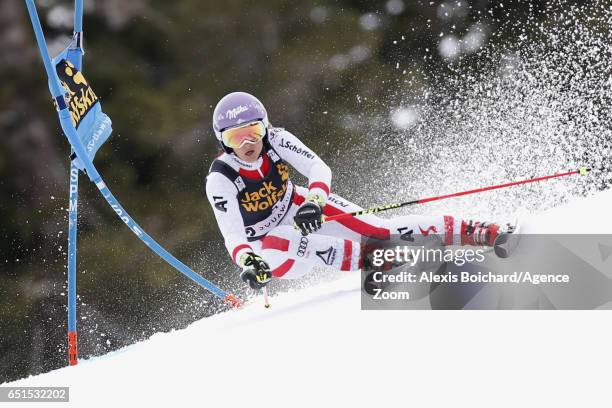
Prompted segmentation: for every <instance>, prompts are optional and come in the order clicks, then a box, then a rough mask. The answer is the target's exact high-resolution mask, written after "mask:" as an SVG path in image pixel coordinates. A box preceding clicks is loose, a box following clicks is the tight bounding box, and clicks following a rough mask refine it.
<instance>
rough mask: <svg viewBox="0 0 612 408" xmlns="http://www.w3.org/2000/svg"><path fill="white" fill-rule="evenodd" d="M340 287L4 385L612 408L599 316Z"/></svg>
mask: <svg viewBox="0 0 612 408" xmlns="http://www.w3.org/2000/svg"><path fill="white" fill-rule="evenodd" d="M611 206H612V191H606V192H601V193H598V194H596V195H594V196H591V197H589V198H583V199H576V200H574V201H572V202H570V203H568V204H567V205H565V206H562V207H559V208H555V209H552V210H549V211H546V212H544V213H541V214H538V215H534V216H531V217H528V218H524V219H523V221H524V225H523V226H524V230H523V231H525V232H530V233H533V232H566V233H567V232H589V233H593V232H602V233H603V232H607V233H610V231H612V221H611V217H609V216H608V214H609V209H610V208H611ZM561 225H564V227H563V228H560V226H561ZM609 261H610V262H611V264H612V259H609ZM340 276H341V277H340V278H339V279H337V280H335V281H333V282H329V283H325V284H320V285H317V286H314V287H311V288H308V289H304V290H301V291H297V292H290V293H284V294H280V295H278V296H275V297H273V298H272V299H271V302H272V307H271V308H270V309H264V307H263V301H262V299H260V298H256V299H254V300H253V301H251V302H250V303H249V304H248V305H247V306H246V307H244V308H243V309H242V310H232V311H228V312H225V313H221V314H218V315H215V316H212V317H209V318H205V319H202V320H200V321H197V322H195V323H193V324H192V325H190V326H189V327H188V328H186V329H184V330H180V331H175V332H171V333H160V334H156V335H154V336H153V337H151V338H150V339H149V340H147V341H144V342H141V343H138V344H134V345H131V346H129V347H126V348H124V349H122V350H119V351H116V352H113V353H109V354H107V355H105V356H102V357H95V358H91V359H89V360H81V361H80V363H79V365H77V366H74V367H66V368H63V369H59V370H55V371H52V372H49V373H46V374H42V375H38V376H34V377H30V378H27V379H23V380H20V381H17V382H14V383H12V384H5V385H13V386H69V387H70V400H71V402H70V403H69V404H59V405H61V406H66V405H70V406H78V407H110V406H126V407H139V406H151V407H162V406H173V407H191V406H198V407H208V406H219V405H221V404H222V405H223V406H227V407H245V406H249V407H317V406H322V407H323V406H325V407H334V406H342V407H351V408H352V407H379V406H380V407H387V406H388V407H399V406H402V407H410V406H415V407H576V406H588V407H609V406H610V404H611V403H612V397H611V396H610V392H609V390H610V367H612V351H611V350H612V349H611V348H610V337H611V334H612V329H610V327H611V325H610V319H611V318H612V316H611V314H610V312H608V311H363V310H361V309H360V282H359V276H358V275H357V274H347V275H340ZM28 405H29V404H28V403H20V404H19V405H18V406H19V407H27V406H28ZM3 406H4V405H3ZM6 406H8V405H6ZM33 406H39V405H33Z"/></svg>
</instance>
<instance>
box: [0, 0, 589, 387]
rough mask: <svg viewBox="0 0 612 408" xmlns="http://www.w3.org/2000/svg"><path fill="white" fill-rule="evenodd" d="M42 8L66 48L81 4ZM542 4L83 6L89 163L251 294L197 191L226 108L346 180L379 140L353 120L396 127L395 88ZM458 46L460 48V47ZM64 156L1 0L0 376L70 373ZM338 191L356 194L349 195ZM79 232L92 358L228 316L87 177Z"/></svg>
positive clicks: (227, 283)
mask: <svg viewBox="0 0 612 408" xmlns="http://www.w3.org/2000/svg"><path fill="white" fill-rule="evenodd" d="M569 3H570V2H568V4H569ZM573 3H575V4H579V2H573ZM37 4H38V6H39V13H40V15H41V19H42V22H43V25H44V28H45V31H46V35H47V41H48V44H49V46H50V48H51V49H52V50H53V51H54V52H58V51H59V50H61V49H62V48H63V47H64V46H65V45H66V44H67V42H68V40H69V36H70V34H71V30H72V2H70V1H59V0H45V1H42V0H41V1H38V2H37ZM545 10H546V3H545V2H537V1H504V2H503V4H501V3H500V2H497V1H489V0H461V1H454V0H453V1H451V0H447V1H444V2H441V1H408V0H388V1H387V0H381V1H372V0H369V1H359V0H353V1H351V0H343V1H306V0H292V1H285V0H261V1H237V0H236V1H235V0H227V1H223V2H218V1H202V0H180V1H166V0H129V1H122V0H96V1H95V2H94V1H86V13H85V17H84V27H85V50H86V54H85V57H84V73H85V74H86V76H87V78H88V79H89V81H90V83H91V84H92V85H93V87H94V89H95V91H96V93H97V95H98V96H100V97H101V99H102V103H103V109H104V111H105V112H106V113H107V114H108V115H109V116H110V117H111V119H112V120H113V128H114V133H113V135H112V136H111V138H110V139H109V141H108V142H107V143H106V144H105V145H104V146H103V147H102V149H101V150H100V152H99V153H98V155H97V156H96V161H95V163H96V165H97V167H98V169H99V170H100V172H101V174H102V176H103V177H104V179H105V181H106V183H107V184H108V185H109V187H110V188H111V190H112V191H113V192H114V194H115V195H116V196H117V198H118V199H119V201H120V202H121V203H122V204H123V205H124V206H125V208H126V209H127V210H128V211H129V212H130V214H131V215H132V216H133V217H134V218H135V219H136V221H137V222H139V223H140V225H142V226H143V227H144V228H145V230H146V231H147V232H148V233H149V234H150V235H151V236H153V237H154V238H155V239H157V240H158V242H160V243H161V244H162V245H163V246H164V247H166V248H167V249H168V250H169V251H170V252H172V253H173V254H174V255H175V256H177V257H178V258H179V259H181V260H182V261H184V262H185V263H186V264H188V265H190V266H192V267H194V269H195V270H196V271H198V272H200V273H202V274H203V275H204V276H206V277H207V278H208V279H210V280H212V281H213V282H215V283H217V284H218V285H220V286H221V287H223V288H225V289H228V290H233V291H236V292H237V294H238V295H240V296H248V295H249V294H250V292H248V291H247V290H246V288H244V285H243V284H242V282H240V281H239V279H238V274H237V273H236V271H235V268H234V267H232V265H231V264H230V262H229V258H228V256H227V255H226V253H225V250H224V248H223V245H222V242H221V237H220V234H219V232H218V230H217V227H216V223H215V221H214V218H213V214H212V211H211V210H210V208H209V205H208V203H207V201H206V199H205V196H204V194H203V182H204V178H205V176H206V173H207V169H208V165H209V163H210V161H211V160H212V158H213V157H214V156H215V155H216V153H217V146H216V140H215V138H214V135H213V133H212V130H211V122H210V119H211V114H212V109H213V107H214V105H215V103H216V102H217V101H218V99H219V98H221V97H222V96H223V95H224V94H226V93H228V92H231V91H236V90H243V91H247V92H251V93H253V94H255V95H257V96H258V97H259V98H260V99H261V100H262V101H263V102H264V104H265V105H266V106H267V108H268V112H269V114H270V120H271V122H272V123H273V124H275V125H281V126H283V127H285V128H287V129H289V130H290V131H292V132H293V133H295V134H296V135H297V136H298V137H300V138H302V139H303V140H304V141H305V142H306V143H307V144H308V145H310V146H311V147H312V148H314V149H315V151H317V152H318V153H319V154H320V156H321V157H322V158H323V159H324V160H326V161H328V163H329V164H330V166H331V167H332V169H333V170H334V172H335V173H336V174H340V175H342V174H345V175H347V174H348V175H349V176H350V174H351V172H355V171H357V170H358V169H357V168H355V167H352V163H353V161H352V158H351V157H342V156H341V155H338V154H337V152H338V151H341V150H342V149H344V148H348V147H350V146H351V145H354V144H357V143H359V141H360V140H362V139H363V138H367V137H368V135H367V134H363V133H361V132H359V129H355V128H353V127H351V126H347V125H346V120H347V118H349V119H350V118H351V117H359V118H361V119H363V118H364V117H366V118H367V117H372V118H381V117H382V118H389V117H390V105H391V102H392V101H393V100H395V99H396V98H397V95H398V90H400V91H401V94H402V95H404V96H407V97H409V96H410V95H413V94H418V93H419V92H421V91H422V89H424V88H425V87H426V86H428V85H431V83H429V82H428V81H431V80H432V78H434V79H436V81H438V80H439V81H443V79H444V78H445V75H446V74H447V73H448V72H449V71H450V70H451V69H452V64H453V62H454V61H456V60H457V59H461V60H462V63H463V64H473V65H474V66H475V67H479V60H478V50H479V49H480V48H482V47H486V46H488V45H490V44H491V43H493V42H497V43H499V44H505V43H512V42H515V41H518V38H519V35H525V33H521V32H516V31H513V30H510V29H506V28H505V27H506V25H505V23H506V22H507V21H510V20H521V19H524V20H526V19H528V18H529V19H536V20H537V19H545V18H546V12H545ZM532 21H533V20H532ZM449 36H452V38H453V39H460V40H461V41H465V44H464V46H463V47H462V48H461V50H460V51H456V50H453V48H452V42H451V44H450V45H451V47H450V49H449V47H448V46H449V41H448V38H447V37H449ZM449 38H450V37H449ZM521 40H523V41H525V38H522V39H521ZM468 41H469V44H468ZM466 44H467V45H466ZM479 69H480V68H479ZM482 69H484V67H483V68H482ZM423 73H427V75H424V74H423ZM377 120H380V119H377ZM398 121H399V125H400V127H401V122H402V118H401V117H400V118H399V119H398V118H396V122H398ZM373 126H374V127H376V124H374V125H373ZM383 126H384V127H385V128H387V125H385V124H382V123H381V127H383ZM399 131H400V130H398V132H399ZM382 148H384V147H383V146H381V149H382ZM68 156H69V146H68V144H67V142H66V140H65V138H64V137H63V135H62V133H61V131H60V129H59V125H58V122H57V119H56V116H55V111H54V109H53V105H52V103H51V101H50V97H49V94H48V91H47V84H46V80H45V77H44V72H43V67H42V63H41V61H40V57H39V55H38V52H37V49H36V44H35V40H34V36H33V34H32V30H31V25H30V22H29V19H28V17H27V12H26V9H25V5H24V2H23V1H20V0H2V2H0V220H1V221H0V222H1V224H0V382H5V381H8V380H12V379H16V378H20V377H24V376H27V375H29V374H35V373H40V372H43V371H48V370H50V369H54V368H59V367H61V366H63V365H65V364H66V346H65V333H66V316H65V314H66V306H65V304H66V299H67V297H66V284H65V281H66V244H67V212H66V208H67V197H68V171H69V159H68ZM361 159H363V157H362V158H361ZM375 159H376V152H375V151H371V152H369V157H367V160H375ZM298 180H299V178H298ZM334 189H335V191H337V192H339V193H341V194H345V195H346V196H347V198H349V199H353V200H357V201H359V196H358V190H355V188H354V186H350V185H343V184H342V183H339V184H336V185H334ZM361 201H362V205H368V204H375V202H373V201H372V202H368V201H366V202H363V200H361ZM78 225H79V244H78V269H79V275H78V285H79V286H78V287H79V301H78V303H79V316H80V321H79V340H80V356H81V358H83V357H88V356H93V355H99V354H103V353H106V352H108V351H110V350H114V349H117V348H119V347H122V346H125V345H127V344H131V343H133V342H135V341H138V340H141V339H145V338H147V337H149V336H150V335H151V334H153V333H155V332H157V331H166V330H170V329H178V328H182V327H185V326H186V325H188V324H189V323H190V322H192V321H194V320H196V319H199V318H202V317H205V316H208V315H210V314H213V313H216V312H218V311H220V310H224V309H225V306H224V305H223V304H221V302H219V301H217V300H216V299H214V298H213V296H211V295H210V294H208V293H207V292H206V291H204V290H203V289H201V288H198V287H196V285H194V284H192V283H191V282H190V281H188V280H187V279H186V278H184V277H183V276H182V275H180V274H179V273H178V272H176V271H174V270H173V269H172V268H170V267H169V266H167V265H166V264H165V263H163V262H162V261H161V260H159V258H157V256H156V255H154V254H152V253H151V252H150V251H148V249H147V248H146V247H145V246H144V245H143V244H142V243H141V242H140V241H139V240H138V239H137V238H135V237H134V236H133V235H132V233H131V232H130V231H128V230H127V228H126V227H125V226H124V225H123V223H121V222H120V221H119V220H118V218H117V217H116V215H115V214H114V212H113V211H112V210H111V209H110V208H109V207H108V206H107V204H106V203H105V201H104V200H103V199H102V198H101V197H100V196H99V194H98V191H97V189H96V188H95V187H94V186H92V185H90V183H89V182H88V180H87V179H86V178H85V177H83V176H81V183H80V202H79V224H78ZM281 289H282V285H281V286H278V287H277V288H276V290H281Z"/></svg>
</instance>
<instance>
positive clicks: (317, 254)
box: [206, 128, 465, 279]
mask: <svg viewBox="0 0 612 408" xmlns="http://www.w3.org/2000/svg"><path fill="white" fill-rule="evenodd" d="M267 139H268V141H267V143H265V147H264V151H263V152H262V155H261V157H259V159H258V160H257V161H256V162H254V163H247V162H244V161H242V160H241V159H239V158H238V157H237V156H236V155H234V154H227V153H223V154H222V155H221V156H219V157H217V159H216V160H215V162H213V165H212V166H211V171H210V172H209V175H208V176H207V179H206V195H207V197H208V200H209V202H210V204H211V206H212V208H213V211H214V213H215V217H216V219H217V224H218V225H219V229H220V230H221V234H222V235H223V237H224V240H225V246H226V248H227V250H228V252H229V254H230V256H231V257H232V259H233V260H234V262H236V263H238V260H239V259H240V256H241V255H242V254H243V253H246V252H254V253H256V254H258V255H260V256H261V257H263V258H264V260H266V262H268V264H269V265H270V268H271V269H272V274H273V276H275V277H277V278H290V279H291V278H298V277H301V276H303V275H304V274H306V273H308V272H309V271H310V270H311V269H312V268H313V267H315V266H329V267H333V268H335V269H338V270H343V271H354V270H359V269H360V268H361V265H360V252H361V243H362V241H363V239H364V238H378V239H389V238H390V237H391V235H392V234H393V235H400V234H406V233H413V234H415V235H417V234H422V235H428V234H430V233H436V234H439V235H440V236H441V237H442V239H443V241H444V244H446V245H452V244H459V243H458V242H453V240H454V239H455V240H456V238H453V237H458V236H460V232H461V231H460V229H461V228H462V222H461V221H459V222H457V220H456V219H455V218H454V217H452V216H447V215H446V216H444V215H443V216H421V215H409V216H401V217H396V218H393V219H383V218H379V217H377V216H374V215H362V216H359V217H350V218H345V219H343V220H339V221H330V222H325V223H323V226H322V227H321V229H320V230H318V231H316V232H315V233H312V234H309V235H308V236H306V237H303V236H302V235H301V233H300V232H299V231H298V230H296V229H294V228H293V217H294V215H295V213H296V211H297V209H298V208H299V206H300V205H301V204H302V203H303V202H304V200H305V197H306V195H307V194H308V193H315V194H319V195H320V196H322V197H324V198H325V200H326V205H325V207H324V209H323V213H324V215H326V216H331V215H336V214H342V213H346V212H353V211H358V210H360V209H362V208H361V207H359V206H358V205H356V204H353V203H352V202H350V201H348V200H346V199H344V198H342V197H340V196H337V195H335V194H332V193H330V190H331V178H332V172H331V170H330V168H329V167H328V166H327V165H326V164H325V163H324V162H323V160H321V159H320V158H319V157H318V156H317V155H316V154H315V153H314V152H313V151H312V150H311V149H309V148H308V147H307V146H305V145H304V144H303V143H302V142H301V141H300V140H299V139H298V138H297V137H295V136H294V135H293V134H291V133H290V132H288V131H286V130H284V129H281V128H273V129H269V134H268V138H267ZM287 164H289V165H291V166H292V167H293V168H295V169H296V170H297V171H298V172H300V173H301V174H302V175H304V176H305V177H307V178H308V188H305V187H300V186H294V185H293V183H291V180H290V179H289V177H288V168H287ZM463 224H464V225H463V228H465V223H463Z"/></svg>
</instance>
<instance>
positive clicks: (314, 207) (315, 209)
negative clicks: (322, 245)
mask: <svg viewBox="0 0 612 408" xmlns="http://www.w3.org/2000/svg"><path fill="white" fill-rule="evenodd" d="M324 206H325V200H324V199H323V198H322V197H321V196H319V195H316V194H313V195H310V194H309V195H308V196H307V197H306V201H305V202H304V204H302V205H301V206H300V208H298V210H297V212H296V213H295V217H293V226H294V227H295V229H297V230H300V231H301V233H302V235H303V236H306V235H308V234H310V233H312V232H315V231H317V230H318V229H319V228H321V225H323V207H324Z"/></svg>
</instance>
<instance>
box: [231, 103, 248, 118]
mask: <svg viewBox="0 0 612 408" xmlns="http://www.w3.org/2000/svg"><path fill="white" fill-rule="evenodd" d="M248 110H249V108H247V107H246V106H242V105H239V106H237V107H235V108H234V109H228V110H227V113H226V114H225V117H226V118H227V119H236V118H237V117H238V115H240V114H241V113H242V112H246V111H248Z"/></svg>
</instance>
